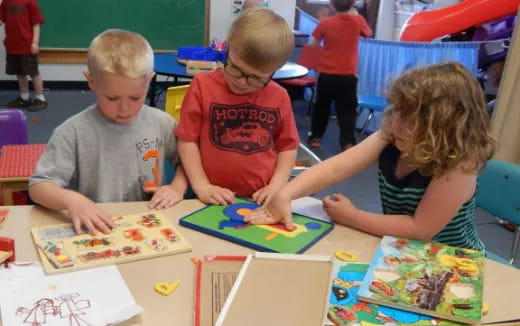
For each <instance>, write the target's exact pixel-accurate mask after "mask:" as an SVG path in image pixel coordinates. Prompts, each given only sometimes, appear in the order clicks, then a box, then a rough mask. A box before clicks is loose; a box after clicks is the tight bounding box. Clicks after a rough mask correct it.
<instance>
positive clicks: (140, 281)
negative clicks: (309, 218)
mask: <svg viewBox="0 0 520 326" xmlns="http://www.w3.org/2000/svg"><path fill="white" fill-rule="evenodd" d="M100 206H101V207H103V209H105V210H106V211H108V212H109V213H111V214H113V215H129V214H138V213H142V212H147V211H148V208H147V207H146V202H132V203H117V204H100ZM201 207H203V204H202V203H200V202H199V201H197V200H185V201H183V202H181V203H179V204H178V205H176V206H174V207H172V208H169V209H166V210H164V211H163V213H164V214H165V215H166V216H167V217H168V218H170V220H171V221H172V222H173V223H175V224H177V221H178V220H179V218H181V217H182V216H185V215H187V214H188V213H191V212H192V211H194V210H196V209H199V208H201ZM9 209H10V212H9V217H8V219H7V221H6V222H5V225H4V227H3V228H2V229H0V236H7V237H11V238H15V241H16V243H15V246H16V257H17V260H18V261H37V260H39V258H38V255H37V253H36V249H35V247H34V244H33V241H32V238H31V235H30V232H29V231H30V229H31V227H34V226H42V225H51V224H58V223H63V222H64V221H67V219H66V217H64V216H63V215H62V214H60V213H56V212H52V211H49V210H46V209H42V208H41V207H37V206H11V207H9ZM179 229H180V231H181V232H182V233H183V234H184V236H186V238H187V239H188V241H189V242H190V243H191V245H192V246H193V251H192V252H188V253H183V254H177V255H172V256H166V257H160V258H154V259H147V260H141V261H137V262H131V263H127V264H120V265H118V268H119V270H120V272H121V274H122V276H123V278H124V279H125V281H126V283H127V285H128V288H129V289H130V291H131V292H132V294H133V296H134V297H135V300H136V301H137V303H138V304H139V305H141V306H142V307H143V308H144V312H143V313H142V314H141V315H139V316H136V317H134V318H132V319H131V320H129V321H127V322H125V323H123V325H179V326H190V325H193V300H194V275H195V274H194V272H195V270H194V267H195V266H194V265H193V263H192V262H191V261H190V258H191V257H194V256H196V257H202V256H204V255H246V254H248V253H251V252H252V251H251V250H250V249H248V248H245V247H241V246H238V245H236V244H233V243H231V242H228V241H224V240H221V239H218V238H215V237H211V236H208V235H206V234H203V233H200V232H197V231H194V230H191V229H186V228H183V227H179ZM378 244H379V238H377V237H375V236H372V235H368V234H366V233H362V232H359V231H356V230H353V229H350V228H347V227H343V226H336V227H335V229H334V230H333V231H332V232H331V233H329V234H328V235H327V236H325V237H324V238H323V239H322V240H321V241H319V242H318V243H317V244H315V245H314V246H313V247H311V248H310V249H309V250H308V251H307V252H306V254H319V255H332V254H333V253H334V252H335V251H336V250H337V249H347V250H350V251H352V252H353V253H355V254H356V255H358V257H359V258H360V261H362V262H370V260H371V259H372V255H373V254H374V252H375V249H376V247H377V245H378ZM174 279H179V280H180V282H181V283H180V286H179V288H178V289H177V290H176V291H175V292H174V294H173V295H171V296H168V297H163V296H161V295H158V294H157V293H156V292H155V291H154V290H153V285H154V284H155V283H156V282H164V281H165V280H174ZM519 293H520V270H517V269H514V268H512V267H508V266H505V265H502V264H499V263H496V262H494V261H491V260H486V270H485V284H484V301H486V302H487V303H488V304H489V306H490V312H489V314H488V315H487V316H485V319H484V322H492V321H503V320H512V319H517V320H519V319H520V309H519V308H518V301H517V300H515V299H514V298H517V297H518V295H519ZM303 313H304V312H303ZM500 325H507V324H504V323H502V324H500ZM509 325H512V323H509ZM516 325H519V323H516Z"/></svg>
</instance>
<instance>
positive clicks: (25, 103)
mask: <svg viewBox="0 0 520 326" xmlns="http://www.w3.org/2000/svg"><path fill="white" fill-rule="evenodd" d="M29 106H31V100H30V99H28V100H24V99H22V98H21V97H20V96H18V97H17V98H16V100H12V101H11V102H9V103H7V107H10V108H27V107H29Z"/></svg>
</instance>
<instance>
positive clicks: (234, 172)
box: [175, 8, 299, 205]
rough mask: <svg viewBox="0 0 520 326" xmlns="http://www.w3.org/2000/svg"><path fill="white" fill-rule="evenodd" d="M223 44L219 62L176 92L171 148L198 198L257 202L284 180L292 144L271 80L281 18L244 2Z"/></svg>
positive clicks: (284, 103)
mask: <svg viewBox="0 0 520 326" xmlns="http://www.w3.org/2000/svg"><path fill="white" fill-rule="evenodd" d="M227 42H228V45H229V52H228V57H227V63H226V65H225V68H224V69H222V70H217V71H213V72H207V73H200V74H198V75H197V76H195V78H194V79H193V81H192V83H191V86H190V88H189V90H188V92H187V94H186V97H185V98H184V101H183V104H182V110H181V117H180V122H179V125H178V126H177V129H176V130H175V133H176V135H177V137H178V138H179V144H178V149H179V154H180V157H181V160H182V162H183V166H184V168H185V171H186V174H187V176H188V179H189V181H190V184H191V187H192V188H193V190H194V191H195V193H196V195H197V197H198V198H199V199H200V200H201V201H202V202H204V203H207V204H209V203H211V204H218V205H226V204H231V203H233V202H234V200H235V195H236V196H241V197H248V198H252V199H253V200H254V201H256V202H257V203H259V204H264V203H266V202H268V201H269V200H270V198H271V197H272V196H273V194H274V193H275V192H276V191H277V190H278V189H280V188H281V187H282V186H283V185H284V184H286V183H287V181H288V179H289V176H290V173H291V171H292V168H293V166H294V163H295V159H296V149H297V147H298V144H299V139H298V133H297V130H296V124H295V121H294V116H293V113H292V108H291V101H290V99H289V96H288V94H287V92H286V91H285V89H284V88H282V87H281V86H279V85H278V84H277V83H275V82H273V81H271V77H272V75H273V73H274V72H275V71H276V70H277V69H278V68H280V67H281V66H283V64H284V63H285V62H286V61H287V60H288V59H289V57H291V55H292V53H293V49H294V39H293V35H292V31H291V29H290V28H289V26H288V24H287V22H286V21H285V20H284V19H283V18H282V17H280V16H278V15H277V14H275V13H273V12H272V11H271V10H269V9H266V8H252V9H248V10H246V11H244V12H243V13H242V14H241V15H240V16H239V17H238V18H237V19H236V20H235V21H234V22H233V24H232V26H231V29H230V31H229V34H228V38H227Z"/></svg>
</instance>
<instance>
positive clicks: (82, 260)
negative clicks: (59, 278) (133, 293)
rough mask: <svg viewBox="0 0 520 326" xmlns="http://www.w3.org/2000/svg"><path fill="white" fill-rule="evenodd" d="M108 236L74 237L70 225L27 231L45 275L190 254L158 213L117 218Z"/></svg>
mask: <svg viewBox="0 0 520 326" xmlns="http://www.w3.org/2000/svg"><path fill="white" fill-rule="evenodd" d="M113 220H114V223H116V225H117V227H116V228H115V229H114V230H112V232H111V233H109V234H103V233H99V232H98V234H97V235H96V236H92V235H90V234H81V235H77V234H76V233H75V231H74V228H73V226H72V224H70V223H68V224H58V225H51V226H43V227H34V228H32V230H31V233H32V236H33V239H34V243H35V244H36V247H37V249H38V254H39V255H40V258H41V261H42V266H43V268H44V269H45V272H46V273H47V274H49V275H50V274H57V273H65V272H72V271H77V270H81V269H85V268H91V267H95V266H103V265H110V264H119V263H127V262H132V261H137V260H141V259H148V258H154V257H160V256H166V255H173V254H176V253H181V252H187V251H191V245H190V244H189V242H188V241H187V240H186V238H185V237H184V236H183V235H182V234H181V233H180V232H179V231H178V230H177V229H176V228H175V227H174V226H173V225H172V223H171V222H170V221H169V220H168V218H167V217H166V216H164V215H163V214H162V213H161V212H158V211H155V212H145V213H141V214H134V215H125V216H117V217H114V218H113Z"/></svg>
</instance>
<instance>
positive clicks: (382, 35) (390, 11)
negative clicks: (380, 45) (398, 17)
mask: <svg viewBox="0 0 520 326" xmlns="http://www.w3.org/2000/svg"><path fill="white" fill-rule="evenodd" d="M394 3H395V0H381V1H380V2H379V11H378V15H377V25H376V33H375V38H376V39H378V40H385V41H391V40H393V37H394Z"/></svg>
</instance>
